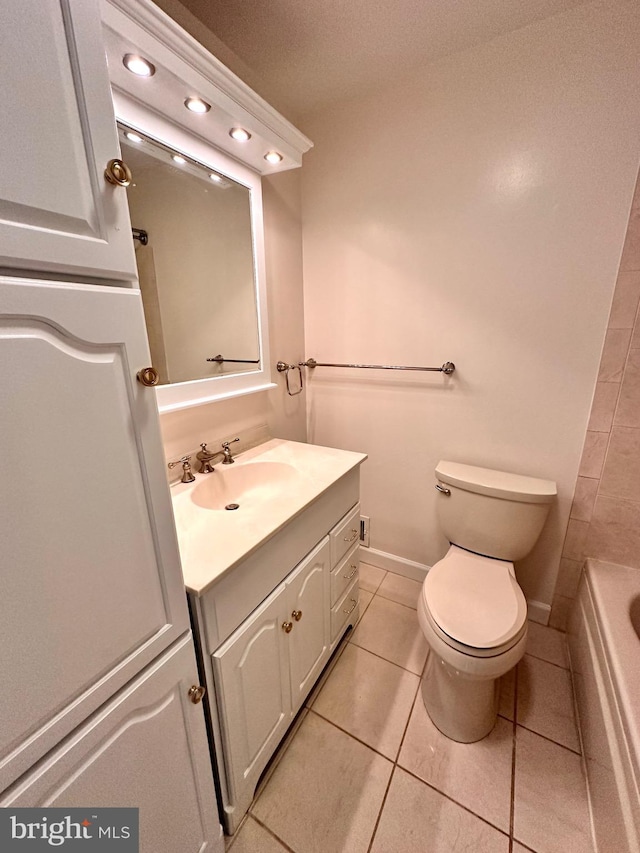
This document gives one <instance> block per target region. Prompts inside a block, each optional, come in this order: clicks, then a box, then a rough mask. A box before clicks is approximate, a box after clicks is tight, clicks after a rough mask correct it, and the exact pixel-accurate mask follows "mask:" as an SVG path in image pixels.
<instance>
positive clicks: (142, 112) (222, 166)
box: [102, 0, 312, 413]
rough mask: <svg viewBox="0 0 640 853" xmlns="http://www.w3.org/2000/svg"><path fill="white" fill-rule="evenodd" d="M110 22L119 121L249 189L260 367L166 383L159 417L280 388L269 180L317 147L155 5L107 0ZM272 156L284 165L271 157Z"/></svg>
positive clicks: (107, 31)
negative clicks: (271, 305)
mask: <svg viewBox="0 0 640 853" xmlns="http://www.w3.org/2000/svg"><path fill="white" fill-rule="evenodd" d="M102 18H103V31H104V38H105V46H106V51H107V59H108V64H109V74H110V78H111V85H112V91H113V102H114V109H115V114H116V118H117V119H118V120H119V121H121V122H122V123H123V124H125V125H128V126H129V127H130V128H133V129H136V130H138V131H139V132H140V133H141V134H143V135H144V136H146V137H149V138H151V139H153V140H156V141H157V142H159V143H161V144H162V145H164V146H165V147H168V148H171V149H174V150H175V151H176V152H179V153H181V154H183V155H185V156H186V157H188V158H191V159H192V160H194V161H196V162H197V163H200V164H202V165H204V166H206V167H208V168H211V170H212V171H215V172H218V173H220V174H223V175H226V176H228V177H229V178H231V179H232V180H233V181H235V182H237V183H239V184H241V185H243V186H245V187H247V188H248V189H249V191H250V209H251V227H252V238H253V263H254V278H255V285H256V300H257V320H258V339H259V351H260V364H259V366H258V368H257V369H255V370H252V369H249V370H247V371H243V372H241V373H235V374H234V373H232V374H225V375H221V376H214V377H210V378H205V379H195V380H192V381H186V382H179V383H176V384H168V385H164V386H160V387H158V388H157V395H158V407H159V410H160V412H161V413H162V412H169V411H174V410H176V409H183V408H188V407H191V406H198V405H202V404H204V403H210V402H213V401H216V400H223V399H226V398H229V397H235V396H240V395H244V394H251V393H254V392H257V391H264V390H268V389H269V388H275V387H276V384H275V383H274V382H272V380H271V367H270V364H271V360H270V353H269V334H268V321H267V294H266V282H265V259H264V224H263V215H262V186H261V178H260V175H269V174H274V173H275V172H279V171H284V170H286V169H292V168H296V167H298V166H300V165H301V161H302V155H303V154H304V153H305V152H306V151H308V150H309V148H311V146H312V143H311V141H310V140H309V139H307V137H305V136H304V135H303V134H302V133H300V131H298V130H297V129H296V128H295V127H294V126H293V125H291V124H290V123H289V122H288V121H287V120H286V119H285V118H283V116H281V115H280V114H279V113H277V112H276V111H275V110H274V109H273V108H272V107H270V106H269V104H267V103H266V102H265V101H264V100H263V99H262V98H260V97H259V96H258V95H256V93H255V92H253V91H252V90H251V89H250V88H249V87H248V86H247V85H246V84H245V83H244V82H243V81H242V80H240V79H239V78H238V77H236V76H235V75H234V74H233V73H232V72H231V71H229V70H228V69H227V68H226V67H225V66H224V65H223V64H222V63H221V62H219V60H217V59H216V58H215V57H214V56H212V55H211V54H210V53H209V52H208V51H207V50H206V49H205V48H204V47H202V45H200V44H199V43H198V42H197V41H195V39H193V38H192V37H191V36H190V35H189V34H188V33H186V32H185V31H184V30H183V29H182V28H181V27H180V26H179V25H178V24H176V23H175V22H174V21H173V20H172V19H171V18H170V17H169V16H168V15H166V14H165V13H164V12H163V11H162V10H161V9H159V8H158V7H157V6H155V5H154V4H153V3H152V2H150V0H102ZM127 54H134V55H137V56H141V57H143V58H144V59H145V60H147V61H148V62H149V63H151V64H152V67H153V72H154V73H153V74H152V75H151V76H148V77H140V76H137V75H136V74H134V73H131V72H130V71H129V70H127V68H126V67H125V65H124V63H123V59H124V57H125V55H127ZM189 98H199V99H202V101H204V102H205V104H206V106H208V107H209V109H208V110H205V112H203V113H200V114H197V113H194V112H191V111H190V110H189V109H186V107H185V101H187V100H188V99H189ZM232 128H243V129H244V130H246V131H247V134H248V137H249V138H248V139H247V140H245V141H241V140H237V139H234V138H233V137H232V136H231V135H230V130H231V129H232ZM270 152H277V153H278V154H279V155H280V157H281V158H282V159H281V160H280V161H278V162H271V161H270V160H267V159H266V155H267V154H269V153H270ZM134 179H135V175H134ZM214 301H215V300H214V299H212V304H211V305H207V304H206V301H203V304H202V306H201V310H202V311H203V312H206V311H208V310H211V311H214V310H215V307H216V306H215V304H213V302H214ZM211 355H212V356H214V355H217V353H211ZM225 355H227V356H228V357H230V358H232V357H240V356H237V355H235V354H231V353H228V354H226V353H225Z"/></svg>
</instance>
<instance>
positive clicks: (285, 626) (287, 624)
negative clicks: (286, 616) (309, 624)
mask: <svg viewBox="0 0 640 853" xmlns="http://www.w3.org/2000/svg"><path fill="white" fill-rule="evenodd" d="M292 628H293V622H283V623H282V630H283V631H284V632H285V634H290V633H291V629H292Z"/></svg>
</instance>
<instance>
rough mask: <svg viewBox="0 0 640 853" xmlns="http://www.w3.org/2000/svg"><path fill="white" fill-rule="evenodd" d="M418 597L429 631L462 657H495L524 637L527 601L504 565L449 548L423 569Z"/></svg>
mask: <svg viewBox="0 0 640 853" xmlns="http://www.w3.org/2000/svg"><path fill="white" fill-rule="evenodd" d="M421 595H422V605H423V608H424V615H425V616H426V617H427V619H428V621H429V623H430V625H431V627H432V629H433V630H434V631H435V633H436V634H437V635H438V636H439V637H440V638H441V639H442V640H443V641H444V642H445V643H446V644H447V645H448V646H450V647H451V648H454V649H457V650H458V651H460V652H462V653H463V654H467V655H471V656H472V657H493V656H496V655H500V654H502V653H503V652H506V651H508V650H509V649H511V648H512V647H513V646H514V645H516V644H517V643H518V642H519V641H520V639H521V638H522V636H523V635H524V634H525V633H526V619H527V602H526V599H525V597H524V594H523V592H522V590H521V589H520V587H519V586H518V583H517V581H516V579H515V575H514V569H513V563H509V562H507V561H505V560H495V559H492V558H491V557H484V556H482V555H480V554H473V553H472V552H470V551H465V550H464V549H462V548H458V547H457V546H455V545H452V546H451V547H450V549H449V551H448V552H447V554H446V555H445V557H444V558H443V559H442V560H440V561H439V562H438V563H436V564H435V565H434V566H433V567H432V568H431V569H430V570H429V573H428V574H427V577H426V579H425V581H424V584H423V586H422V593H421Z"/></svg>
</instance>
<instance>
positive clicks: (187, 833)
mask: <svg viewBox="0 0 640 853" xmlns="http://www.w3.org/2000/svg"><path fill="white" fill-rule="evenodd" d="M197 679H198V673H197V668H196V662H195V651H194V648H193V640H192V638H191V635H187V636H186V637H184V638H183V639H182V640H179V641H178V643H177V644H176V645H174V646H172V648H171V649H170V650H169V651H168V652H167V653H166V654H165V655H164V656H162V657H161V658H159V659H158V661H157V662H156V663H154V665H153V666H151V667H149V668H148V669H147V670H145V671H144V673H143V674H142V675H141V676H140V677H139V678H137V679H136V680H135V681H133V682H132V683H131V684H130V685H128V686H127V688H126V689H125V690H123V691H121V692H120V693H119V694H118V695H117V696H116V697H115V698H114V699H113V700H112V701H110V702H108V703H107V704H106V705H105V706H104V707H103V708H101V709H100V710H99V711H98V713H97V714H95V715H94V716H93V717H92V718H91V720H90V721H89V722H87V723H86V724H85V725H83V726H81V727H80V728H79V729H77V730H76V731H74V732H73V733H72V734H71V736H70V737H69V738H67V739H66V740H65V741H64V742H63V743H62V744H60V746H59V747H57V748H56V749H55V750H54V751H53V752H52V753H51V754H49V755H48V756H47V757H46V758H45V759H44V760H43V761H42V762H40V764H38V765H37V767H36V768H35V769H34V770H33V771H31V772H30V773H29V774H27V775H26V776H24V777H23V778H22V779H20V780H19V782H18V783H17V785H16V786H15V787H14V788H13V789H12V790H11V791H10V792H8V793H6V794H5V795H4V796H3V797H2V798H0V806H5V807H11V806H12V807H14V808H21V807H22V808H26V807H31V808H37V807H59V808H82V807H87V810H88V815H87V817H88V819H89V820H91V811H90V810H91V808H92V807H111V808H113V807H118V806H121V807H133V808H138V809H139V810H140V813H139V817H140V851H141V853H176V851H180V853H205V851H207V853H213V851H217V850H220V849H222V846H223V845H222V840H221V839H220V837H219V835H220V826H219V823H218V815H217V812H216V800H215V792H214V790H213V776H212V773H211V766H210V764H209V751H208V744H207V734H206V730H205V722H204V714H203V713H202V705H201V704H198V705H194V704H193V703H192V702H191V701H190V700H189V697H188V691H189V688H190V687H191V686H192V685H193V684H198V681H197ZM95 843H96V844H97V846H101V845H100V844H98V842H97V840H96V842H95ZM18 846H19V845H18ZM54 849H55V848H54Z"/></svg>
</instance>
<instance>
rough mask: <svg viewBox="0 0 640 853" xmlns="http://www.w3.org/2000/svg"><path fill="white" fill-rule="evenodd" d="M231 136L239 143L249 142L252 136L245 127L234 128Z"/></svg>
mask: <svg viewBox="0 0 640 853" xmlns="http://www.w3.org/2000/svg"><path fill="white" fill-rule="evenodd" d="M229 136H231V137H233V139H235V140H236V141H237V142H247V141H248V140H249V139H251V134H250V133H249V131H248V130H245V129H244V127H232V128H231V130H230V131H229Z"/></svg>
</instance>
